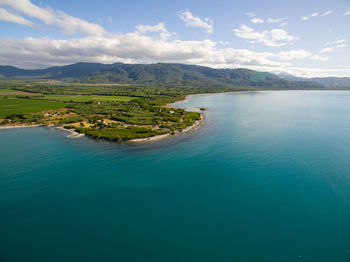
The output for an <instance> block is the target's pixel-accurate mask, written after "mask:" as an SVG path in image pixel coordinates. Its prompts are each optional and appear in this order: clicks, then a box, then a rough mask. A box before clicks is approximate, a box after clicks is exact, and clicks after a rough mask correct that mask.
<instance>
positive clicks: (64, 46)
mask: <svg viewBox="0 0 350 262" xmlns="http://www.w3.org/2000/svg"><path fill="white" fill-rule="evenodd" d="M164 30H166V28H164ZM164 30H163V26H162V25H159V24H157V25H156V26H145V25H142V26H138V27H137V31H135V32H132V33H127V34H119V35H111V34H109V35H107V36H89V37H84V38H73V39H67V40H56V39H50V38H25V39H0V43H1V46H2V48H1V49H0V64H11V65H14V66H18V67H23V68H38V67H41V68H43V67H47V66H52V65H66V64H70V63H75V62H81V61H84V62H100V63H115V62H123V63H156V62H165V63H166V62H168V63H185V64H197V65H204V66H211V67H216V68H237V67H248V68H251V69H257V70H259V69H260V70H267V69H268V68H281V67H285V66H286V65H287V64H286V63H281V62H278V61H274V60H273V58H274V55H273V54H272V53H267V52H254V51H251V50H247V49H234V48H226V47H223V46H222V45H221V44H220V43H216V42H214V41H211V40H202V41H183V40H178V39H175V40H170V39H162V38H161V37H159V36H156V35H152V36H150V35H145V33H148V32H153V33H155V34H161V33H163V31H164ZM141 31H142V33H141Z"/></svg>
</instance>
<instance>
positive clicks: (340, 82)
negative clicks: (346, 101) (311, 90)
mask: <svg viewBox="0 0 350 262" xmlns="http://www.w3.org/2000/svg"><path fill="white" fill-rule="evenodd" d="M278 76H279V77H281V78H283V79H285V80H289V81H307V82H316V83H319V84H322V85H325V86H327V87H350V77H311V78H304V77H296V76H293V75H291V74H287V73H281V74H278Z"/></svg>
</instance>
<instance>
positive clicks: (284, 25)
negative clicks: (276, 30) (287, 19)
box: [280, 23, 288, 27]
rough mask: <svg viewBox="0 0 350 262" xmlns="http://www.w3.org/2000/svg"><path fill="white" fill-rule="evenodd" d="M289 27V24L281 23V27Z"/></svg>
mask: <svg viewBox="0 0 350 262" xmlns="http://www.w3.org/2000/svg"><path fill="white" fill-rule="evenodd" d="M287 25H288V23H281V25H280V26H282V27H286V26H287Z"/></svg>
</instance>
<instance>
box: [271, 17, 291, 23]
mask: <svg viewBox="0 0 350 262" xmlns="http://www.w3.org/2000/svg"><path fill="white" fill-rule="evenodd" d="M286 19H287V17H283V18H268V19H267V20H266V21H267V22H268V23H269V24H274V23H280V22H282V21H284V20H286Z"/></svg>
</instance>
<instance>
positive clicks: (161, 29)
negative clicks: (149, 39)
mask: <svg viewBox="0 0 350 262" xmlns="http://www.w3.org/2000/svg"><path fill="white" fill-rule="evenodd" d="M135 28H136V29H137V31H139V32H140V33H142V34H148V33H159V36H160V38H161V39H163V40H167V39H169V38H170V37H171V36H172V35H174V36H175V35H176V33H170V32H168V30H167V29H166V28H165V24H164V23H158V24H156V25H154V26H152V25H137V26H136V27H135Z"/></svg>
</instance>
